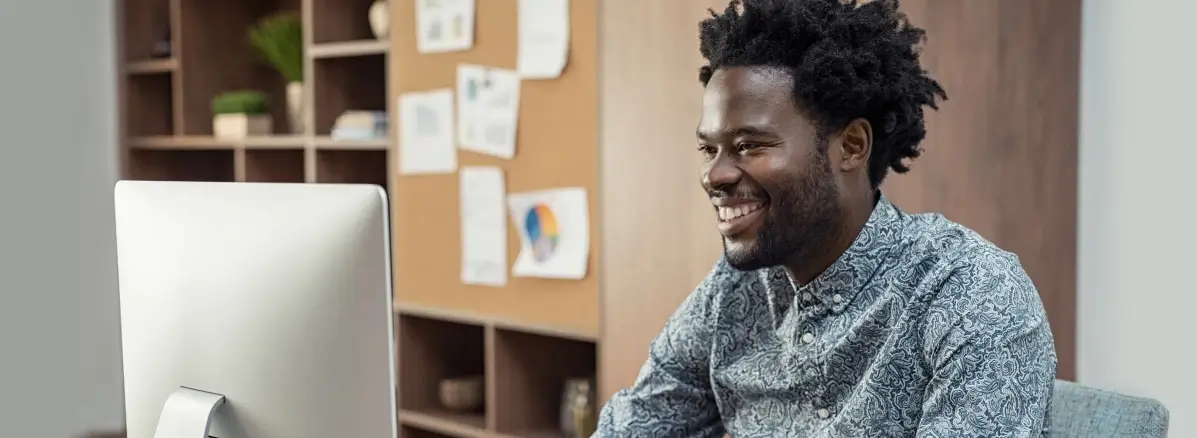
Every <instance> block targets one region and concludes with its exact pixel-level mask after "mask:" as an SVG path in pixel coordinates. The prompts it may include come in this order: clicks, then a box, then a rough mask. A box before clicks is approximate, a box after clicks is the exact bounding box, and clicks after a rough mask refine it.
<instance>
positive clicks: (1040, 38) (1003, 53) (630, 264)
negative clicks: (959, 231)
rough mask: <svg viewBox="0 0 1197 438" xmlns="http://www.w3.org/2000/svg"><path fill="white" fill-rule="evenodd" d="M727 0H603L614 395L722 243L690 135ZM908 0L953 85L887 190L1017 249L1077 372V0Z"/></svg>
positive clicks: (1065, 368) (1063, 369) (610, 380)
mask: <svg viewBox="0 0 1197 438" xmlns="http://www.w3.org/2000/svg"><path fill="white" fill-rule="evenodd" d="M724 5H726V1H724V0H658V1H653V2H643V1H637V0H605V1H603V2H600V10H599V13H600V17H599V23H600V29H599V37H600V41H601V44H600V45H599V47H600V52H599V58H600V59H599V78H600V93H601V96H600V102H601V106H602V107H601V110H600V117H601V121H600V162H601V169H600V179H601V181H602V185H603V193H602V198H601V200H602V202H603V205H604V207H605V208H603V211H602V222H603V224H604V227H603V228H604V229H603V233H602V239H603V240H602V241H603V247H604V250H603V251H604V253H603V254H602V261H603V267H604V269H603V282H602V288H603V294H602V306H603V309H602V312H603V314H602V344H601V345H600V349H601V354H600V358H599V360H600V375H599V378H600V382H599V386H600V394H601V396H602V398H603V399H604V400H605V399H606V398H607V397H609V396H610V395H611V394H612V393H614V392H615V391H616V390H618V389H619V388H622V387H625V386H627V385H629V384H631V383H632V381H633V380H634V379H635V376H636V373H637V372H638V370H639V368H640V366H641V364H642V363H643V361H644V359H645V357H646V354H647V351H648V343H649V341H650V340H651V339H652V337H654V336H655V335H656V334H657V332H658V331H659V330H660V329H661V327H662V325H663V324H664V321H665V319H666V318H668V316H669V315H670V314H671V313H672V312H673V310H674V309H675V308H676V306H677V304H678V303H680V302H681V300H682V299H683V298H684V297H685V296H686V295H687V294H689V293H690V292H691V291H692V290H693V288H694V286H695V285H697V283H698V281H699V280H700V279H701V278H702V277H703V276H704V275H705V274H706V272H707V271H708V270H709V269H710V268H711V264H712V263H713V261H714V260H715V259H716V258H717V257H718V255H719V251H720V247H719V240H718V235H717V233H716V232H715V230H714V224H713V222H712V220H711V217H710V207H709V205H708V204H707V202H706V200H705V199H704V197H703V196H702V193H701V191H700V190H699V189H698V162H697V159H698V157H697V156H696V155H697V154H695V153H694V151H693V148H692V147H691V146H692V145H693V143H694V139H693V130H694V126H695V124H696V123H697V120H698V116H699V110H700V106H699V105H700V100H701V92H702V90H701V87H700V86H699V84H698V82H697V77H696V72H697V69H698V67H699V66H700V65H701V64H702V59H701V57H700V56H699V54H698V41H697V29H698V25H697V24H698V21H699V20H700V19H702V18H703V17H704V15H705V14H706V12H705V10H706V8H708V7H716V8H722V7H723V6H724ZM902 5H903V9H904V10H905V11H906V12H907V13H908V14H909V15H910V16H911V18H912V20H913V21H914V23H915V24H917V25H919V26H921V27H924V28H926V29H927V30H928V33H929V43H928V45H927V47H926V51H925V54H924V57H923V63H924V66H925V67H926V68H928V69H929V70H930V71H931V72H932V74H933V75H934V76H935V77H936V78H938V79H939V80H940V81H941V82H942V83H943V84H944V86H945V88H947V90H948V94H949V96H950V100H949V101H948V102H945V104H944V105H943V109H942V111H940V112H939V113H933V114H931V116H930V117H931V120H930V134H929V140H928V141H927V142H926V143H924V147H925V148H926V150H927V151H926V154H925V156H924V158H923V159H920V160H919V161H918V162H916V163H915V166H914V170H912V171H911V172H910V173H909V174H907V175H895V176H892V177H891V179H890V180H889V181H888V182H887V183H886V185H885V190H886V193H887V194H888V195H889V196H891V197H892V198H893V199H894V200H895V201H896V202H897V203H898V204H899V205H900V206H902V207H903V208H905V209H907V210H909V211H937V212H942V213H944V214H946V215H947V216H948V217H949V218H951V219H953V220H956V221H958V222H961V223H964V224H965V225H967V226H969V227H972V228H974V229H976V230H977V231H978V232H980V233H981V234H983V235H984V236H986V237H987V238H989V239H991V240H993V241H995V242H996V243H997V244H999V245H1001V246H1003V247H1004V248H1007V249H1009V250H1011V251H1013V252H1015V253H1017V254H1018V255H1019V256H1020V257H1021V259H1022V261H1023V264H1024V266H1026V269H1027V271H1028V272H1029V273H1030V275H1031V276H1032V278H1033V279H1034V280H1035V282H1036V284H1037V285H1038V286H1039V289H1040V293H1041V295H1042V296H1043V297H1044V301H1045V304H1046V306H1047V308H1048V312H1049V316H1050V318H1051V320H1052V325H1053V331H1054V333H1055V336H1056V343H1057V347H1058V351H1059V354H1060V376H1061V377H1064V378H1071V377H1072V376H1073V372H1074V362H1073V358H1074V355H1075V347H1074V345H1075V342H1074V338H1075V328H1074V326H1075V299H1076V298H1075V296H1076V291H1075V288H1076V286H1075V277H1076V268H1075V259H1076V254H1075V252H1076V251H1075V248H1076V220H1075V218H1076V144H1077V138H1076V129H1077V128H1076V123H1077V77H1078V60H1079V52H1080V30H1079V23H1080V0H1056V1H1051V2H1044V1H1036V0H1003V1H1000V2H997V1H994V2H963V1H959V0H906V1H903V2H902ZM613 206H618V208H612V207H613Z"/></svg>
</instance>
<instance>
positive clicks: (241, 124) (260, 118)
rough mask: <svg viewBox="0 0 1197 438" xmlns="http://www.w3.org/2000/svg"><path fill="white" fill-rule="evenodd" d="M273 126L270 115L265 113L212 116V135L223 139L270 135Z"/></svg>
mask: <svg viewBox="0 0 1197 438" xmlns="http://www.w3.org/2000/svg"><path fill="white" fill-rule="evenodd" d="M273 128H274V127H273V126H272V124H271V120H270V116H268V115H264V114H261V115H249V114H217V115H216V116H214V117H212V136H213V137H216V138H219V139H222V140H241V139H244V138H246V137H251V136H258V135H270V133H271V132H272V130H273Z"/></svg>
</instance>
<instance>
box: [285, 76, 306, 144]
mask: <svg viewBox="0 0 1197 438" xmlns="http://www.w3.org/2000/svg"><path fill="white" fill-rule="evenodd" d="M303 116H304V111H303V82H288V83H287V122H288V127H289V128H291V133H292V134H303Z"/></svg>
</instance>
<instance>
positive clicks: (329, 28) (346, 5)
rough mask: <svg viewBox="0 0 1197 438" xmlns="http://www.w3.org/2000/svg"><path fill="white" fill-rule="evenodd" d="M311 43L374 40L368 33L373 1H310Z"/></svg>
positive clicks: (372, 35) (371, 34) (370, 33)
mask: <svg viewBox="0 0 1197 438" xmlns="http://www.w3.org/2000/svg"><path fill="white" fill-rule="evenodd" d="M311 1H312V22H311V23H312V26H311V27H312V43H313V44H325V43H337V42H345V41H357V40H375V39H376V38H374V34H373V32H371V31H370V18H369V17H370V5H372V4H373V3H374V0H311Z"/></svg>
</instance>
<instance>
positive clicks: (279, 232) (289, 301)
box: [115, 181, 397, 438]
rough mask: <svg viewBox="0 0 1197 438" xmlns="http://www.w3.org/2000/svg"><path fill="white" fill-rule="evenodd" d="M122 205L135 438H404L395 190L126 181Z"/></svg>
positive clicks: (129, 409)
mask: <svg viewBox="0 0 1197 438" xmlns="http://www.w3.org/2000/svg"><path fill="white" fill-rule="evenodd" d="M115 200H116V233H117V260H118V266H119V271H120V272H119V278H120V309H121V339H122V341H123V345H122V348H123V354H124V373H125V418H126V422H127V427H128V437H129V438H203V437H205V436H212V437H219V438H256V437H287V438H306V437H311V438H316V437H319V438H327V437H354V438H374V437H378V438H383V437H387V438H391V437H394V436H396V434H397V430H396V429H397V425H396V419H395V416H396V406H395V383H394V378H395V373H394V369H395V364H394V353H393V349H394V342H393V341H392V340H393V338H394V333H393V326H392V318H393V317H392V306H391V278H390V266H391V265H390V253H389V245H388V242H389V235H388V234H389V233H388V220H387V217H388V214H387V202H386V196H385V194H384V193H383V191H382V189H380V188H379V187H377V186H370V185H324V184H319V185H317V184H265V183H263V184H257V183H250V184H246V183H199V182H149V181H121V182H119V183H117V185H116V190H115ZM209 420H210V421H209Z"/></svg>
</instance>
